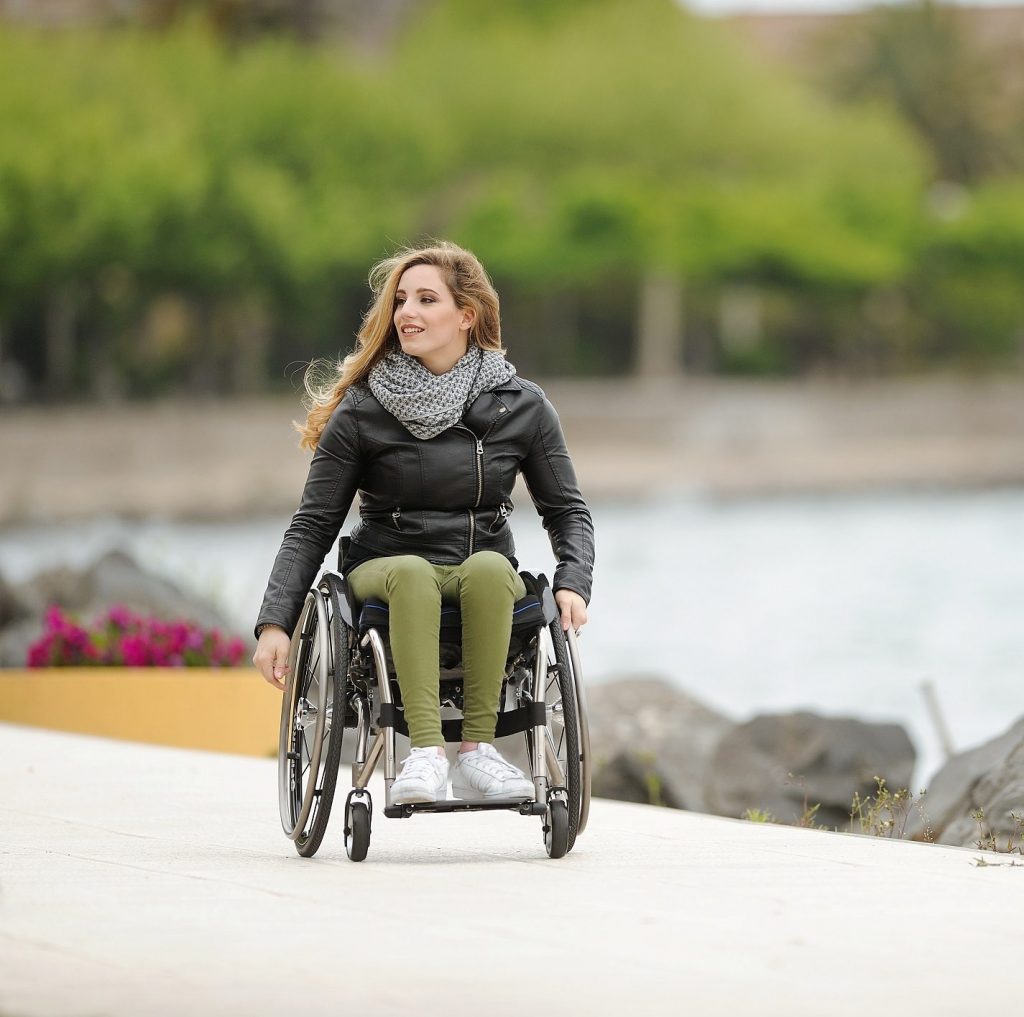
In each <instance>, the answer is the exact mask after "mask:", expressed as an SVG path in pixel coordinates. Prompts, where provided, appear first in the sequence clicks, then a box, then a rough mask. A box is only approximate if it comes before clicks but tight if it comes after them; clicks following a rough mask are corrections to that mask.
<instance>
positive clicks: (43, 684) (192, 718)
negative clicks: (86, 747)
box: [0, 667, 281, 756]
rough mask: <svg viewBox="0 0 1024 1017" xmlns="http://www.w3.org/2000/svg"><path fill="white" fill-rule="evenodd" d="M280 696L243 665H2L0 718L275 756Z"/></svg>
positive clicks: (108, 734) (67, 729)
mask: <svg viewBox="0 0 1024 1017" xmlns="http://www.w3.org/2000/svg"><path fill="white" fill-rule="evenodd" d="M280 715H281V693H279V692H277V691H276V690H275V689H272V688H271V687H270V686H269V685H268V684H267V683H266V682H265V681H264V680H263V679H262V678H261V677H260V676H259V674H257V672H256V671H254V670H252V669H251V668H250V669H243V668H238V669H235V668H209V669H206V668H191V667H190V668H126V667H122V668H98V667H97V668H33V669H28V670H14V669H12V670H0V721H7V722H9V723H12V724H28V725H30V726H32V727H46V728H52V729H53V730H57V731H74V732H76V733H78V734H90V735H101V736H104V737H107V738H121V739H126V740H129V741H137V742H150V743H152V744H154V745H173V746H176V747H178V748H188V749H209V750H212V751H214V752H236V753H240V754H242V755H247V756H276V755H277V735H278V726H279V724H280Z"/></svg>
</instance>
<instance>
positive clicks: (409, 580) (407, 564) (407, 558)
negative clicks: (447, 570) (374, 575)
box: [387, 554, 440, 596]
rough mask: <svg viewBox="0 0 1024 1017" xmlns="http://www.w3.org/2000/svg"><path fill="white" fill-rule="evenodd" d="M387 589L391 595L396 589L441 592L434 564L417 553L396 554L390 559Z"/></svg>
mask: <svg viewBox="0 0 1024 1017" xmlns="http://www.w3.org/2000/svg"><path fill="white" fill-rule="evenodd" d="M387 589H388V594H389V596H390V595H392V594H394V592H395V591H396V590H402V591H409V590H416V591H421V590H422V591H427V592H438V593H439V592H440V585H439V583H438V581H437V574H436V572H435V571H434V566H433V565H431V564H430V562H428V561H427V560H426V558H420V557H419V556H418V555H415V554H402V555H396V556H395V557H394V558H390V559H388V572H387Z"/></svg>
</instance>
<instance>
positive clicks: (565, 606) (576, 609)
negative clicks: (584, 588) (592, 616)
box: [555, 590, 587, 632]
mask: <svg viewBox="0 0 1024 1017" xmlns="http://www.w3.org/2000/svg"><path fill="white" fill-rule="evenodd" d="M555 603H556V604H557V605H558V610H559V611H560V612H561V615H562V631H563V632H568V631H569V626H570V625H571V626H572V630H573V632H579V630H580V629H581V628H583V626H584V625H586V624H587V602H586V601H585V600H584V599H583V598H582V597H581V596H580V595H579V594H578V593H573V591H572V590H556V591H555Z"/></svg>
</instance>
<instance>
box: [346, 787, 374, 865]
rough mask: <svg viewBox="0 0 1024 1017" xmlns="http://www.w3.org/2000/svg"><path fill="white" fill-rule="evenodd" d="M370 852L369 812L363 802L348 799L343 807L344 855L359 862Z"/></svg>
mask: <svg viewBox="0 0 1024 1017" xmlns="http://www.w3.org/2000/svg"><path fill="white" fill-rule="evenodd" d="M369 850H370V810H369V808H368V806H367V803H366V802H364V801H352V800H351V799H349V801H348V804H347V805H346V806H345V853H346V854H347V855H348V856H349V858H350V859H351V860H352V861H353V862H361V861H362V860H363V859H364V858H365V857H366V852H367V851H369Z"/></svg>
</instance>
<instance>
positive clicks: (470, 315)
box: [459, 307, 476, 331]
mask: <svg viewBox="0 0 1024 1017" xmlns="http://www.w3.org/2000/svg"><path fill="white" fill-rule="evenodd" d="M475 321H476V311H474V310H473V308H472V307H466V308H464V309H463V311H462V324H461V325H460V326H459V328H460V329H466V330H467V331H468V330H469V329H471V328H472V327H473V323H474V322H475Z"/></svg>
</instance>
